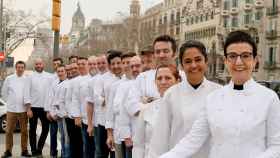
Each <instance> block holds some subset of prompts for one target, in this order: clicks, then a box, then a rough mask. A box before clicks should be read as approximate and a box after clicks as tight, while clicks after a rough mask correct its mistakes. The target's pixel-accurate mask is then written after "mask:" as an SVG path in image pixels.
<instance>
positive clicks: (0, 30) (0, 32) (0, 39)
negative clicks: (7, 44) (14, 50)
mask: <svg viewBox="0 0 280 158" xmlns="http://www.w3.org/2000/svg"><path fill="white" fill-rule="evenodd" d="M3 43H4V39H3V0H1V4H0V51H3Z"/></svg>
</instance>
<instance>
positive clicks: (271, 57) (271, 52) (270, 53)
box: [268, 47, 276, 64]
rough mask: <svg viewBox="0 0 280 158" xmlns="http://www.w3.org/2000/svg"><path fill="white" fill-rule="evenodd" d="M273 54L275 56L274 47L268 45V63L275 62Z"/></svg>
mask: <svg viewBox="0 0 280 158" xmlns="http://www.w3.org/2000/svg"><path fill="white" fill-rule="evenodd" d="M275 56H276V48H274V47H269V52H268V63H269V64H273V63H275Z"/></svg>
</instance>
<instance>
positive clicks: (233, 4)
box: [232, 0, 238, 8]
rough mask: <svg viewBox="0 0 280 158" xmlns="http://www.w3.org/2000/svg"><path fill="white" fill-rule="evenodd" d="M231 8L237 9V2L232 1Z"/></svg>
mask: <svg viewBox="0 0 280 158" xmlns="http://www.w3.org/2000/svg"><path fill="white" fill-rule="evenodd" d="M232 7H233V8H237V7H238V0H232Z"/></svg>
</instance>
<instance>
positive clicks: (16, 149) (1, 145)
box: [0, 133, 50, 158]
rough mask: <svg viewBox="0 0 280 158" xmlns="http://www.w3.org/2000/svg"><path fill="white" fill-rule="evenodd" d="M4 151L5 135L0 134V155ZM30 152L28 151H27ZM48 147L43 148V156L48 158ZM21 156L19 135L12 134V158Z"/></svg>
mask: <svg viewBox="0 0 280 158" xmlns="http://www.w3.org/2000/svg"><path fill="white" fill-rule="evenodd" d="M48 139H49V138H48ZM4 151H5V134H4V133H1V134H0V155H2V154H3V153H4ZM29 151H30V149H29ZM49 151H50V148H49V145H48V143H47V144H46V145H45V148H44V150H43V156H44V157H48V155H49ZM20 154H21V147H20V134H18V133H17V134H14V147H13V158H14V157H20Z"/></svg>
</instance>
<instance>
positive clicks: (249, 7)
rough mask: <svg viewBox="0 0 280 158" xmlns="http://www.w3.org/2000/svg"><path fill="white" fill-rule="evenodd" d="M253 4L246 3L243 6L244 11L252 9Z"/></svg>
mask: <svg viewBox="0 0 280 158" xmlns="http://www.w3.org/2000/svg"><path fill="white" fill-rule="evenodd" d="M252 9H253V5H252V4H251V3H246V4H245V6H244V10H245V11H252Z"/></svg>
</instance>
